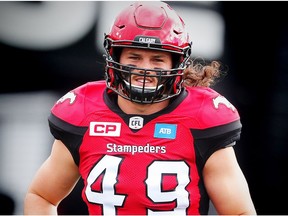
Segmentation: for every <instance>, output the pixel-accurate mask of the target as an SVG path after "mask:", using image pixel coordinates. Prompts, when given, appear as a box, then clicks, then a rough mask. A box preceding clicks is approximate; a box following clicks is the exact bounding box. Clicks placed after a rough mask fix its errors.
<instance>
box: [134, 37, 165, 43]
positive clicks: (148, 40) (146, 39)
mask: <svg viewBox="0 0 288 216" xmlns="http://www.w3.org/2000/svg"><path fill="white" fill-rule="evenodd" d="M134 41H138V42H140V43H149V44H155V43H159V44H160V43H161V42H160V39H159V38H156V37H144V36H136V37H135V39H134Z"/></svg>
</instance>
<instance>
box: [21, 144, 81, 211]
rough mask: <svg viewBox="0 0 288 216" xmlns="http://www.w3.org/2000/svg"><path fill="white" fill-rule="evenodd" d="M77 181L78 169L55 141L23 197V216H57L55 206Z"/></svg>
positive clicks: (66, 152)
mask: <svg viewBox="0 0 288 216" xmlns="http://www.w3.org/2000/svg"><path fill="white" fill-rule="evenodd" d="M78 180H79V172H78V167H77V166H76V164H75V163H74V160H73V158H72V156H71V154H70V152H69V150H68V149H67V148H66V147H65V145H64V144H63V143H62V142H61V141H59V140H55V142H54V144H53V147H52V151H51V154H50V156H49V157H48V159H47V160H46V161H45V162H44V163H43V165H42V166H41V167H40V169H39V170H38V171H37V173H36V175H35V177H34V179H33V181H32V183H31V185H30V187H29V189H28V192H27V194H26V197H25V201H24V214H25V215H33V214H38V215H44V214H57V205H58V204H59V203H60V201H61V200H62V199H63V198H65V197H66V196H67V195H68V194H69V193H70V192H71V190H72V189H73V187H74V186H75V184H76V183H77V181H78Z"/></svg>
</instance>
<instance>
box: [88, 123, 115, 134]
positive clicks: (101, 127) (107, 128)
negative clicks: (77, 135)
mask: <svg viewBox="0 0 288 216" xmlns="http://www.w3.org/2000/svg"><path fill="white" fill-rule="evenodd" d="M120 132H121V123H117V122H90V125H89V135H90V136H110V137H119V136H120Z"/></svg>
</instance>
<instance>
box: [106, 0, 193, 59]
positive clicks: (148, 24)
mask: <svg viewBox="0 0 288 216" xmlns="http://www.w3.org/2000/svg"><path fill="white" fill-rule="evenodd" d="M106 38H109V39H110V40H111V41H112V43H111V45H112V46H126V47H127V46H130V47H131V46H132V47H143V48H150V49H160V50H163V51H171V52H176V53H179V54H184V53H183V52H184V50H186V48H189V46H190V44H189V36H188V33H187V31H186V30H185V24H184V22H183V20H182V19H181V17H180V16H178V14H177V13H176V12H175V11H174V10H173V9H172V8H171V7H170V6H169V5H168V4H166V3H164V2H160V1H156V2H155V1H147V2H135V3H134V4H131V5H130V6H128V7H127V8H126V9H124V10H123V11H122V12H121V13H120V14H119V15H118V16H117V17H116V19H115V21H114V23H113V25H112V27H111V30H110V33H109V34H107V35H106Z"/></svg>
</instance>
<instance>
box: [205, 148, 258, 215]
mask: <svg viewBox="0 0 288 216" xmlns="http://www.w3.org/2000/svg"><path fill="white" fill-rule="evenodd" d="M203 176H204V182H205V186H206V189H207V192H208V194H209V196H210V198H211V201H212V203H213V205H214V207H215V209H216V211H217V213H218V214H220V215H256V210H255V208H254V204H253V202H252V199H251V197H250V192H249V188H248V184H247V181H246V179H245V177H244V175H243V172H242V170H241V169H240V167H239V164H238V162H237V159H236V156H235V152H234V149H233V147H227V148H223V149H220V150H218V151H216V152H214V153H213V154H212V155H211V156H210V158H209V159H208V160H207V162H206V164H205V166H204V170H203Z"/></svg>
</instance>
